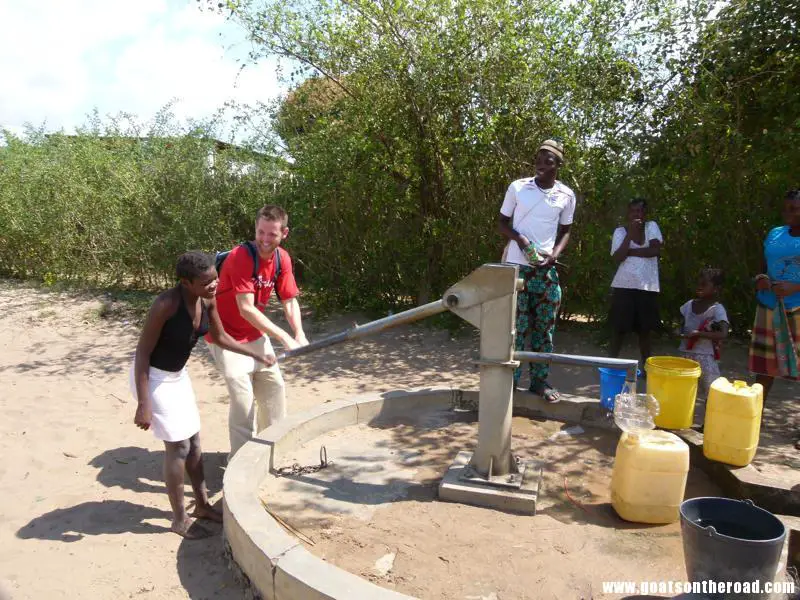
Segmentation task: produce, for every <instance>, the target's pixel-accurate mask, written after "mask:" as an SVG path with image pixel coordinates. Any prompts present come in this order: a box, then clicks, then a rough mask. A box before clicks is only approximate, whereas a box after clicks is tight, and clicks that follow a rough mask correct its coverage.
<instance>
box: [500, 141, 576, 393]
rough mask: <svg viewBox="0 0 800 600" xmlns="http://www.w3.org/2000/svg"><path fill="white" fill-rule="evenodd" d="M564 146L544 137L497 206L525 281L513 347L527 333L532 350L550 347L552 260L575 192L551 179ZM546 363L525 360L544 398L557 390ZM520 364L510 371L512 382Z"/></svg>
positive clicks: (555, 304) (510, 258)
mask: <svg viewBox="0 0 800 600" xmlns="http://www.w3.org/2000/svg"><path fill="white" fill-rule="evenodd" d="M563 162H564V148H563V146H562V144H561V143H560V142H558V141H555V140H547V141H545V142H544V143H543V144H542V145H541V147H540V148H539V151H538V152H537V153H536V163H535V167H536V176H535V177H530V178H526V179H518V180H516V181H514V182H513V183H512V184H511V185H510V186H508V191H506V197H505V200H504V201H503V205H502V206H501V207H500V217H499V227H500V233H501V234H503V235H504V236H505V237H506V238H508V240H509V244H508V247H507V255H506V258H505V261H506V262H509V263H514V264H517V265H519V271H520V275H521V276H522V277H523V278H524V280H525V287H524V289H523V290H521V291H520V292H519V294H518V296H517V323H516V328H517V335H516V341H515V344H516V349H517V350H524V348H525V339H526V338H527V337H528V336H530V350H531V351H533V352H552V351H553V331H554V330H555V325H556V317H557V316H558V310H559V308H560V306H561V286H560V284H559V280H558V271H557V270H556V260H557V259H558V257H559V256H560V255H561V253H562V252H563V251H564V248H566V247H567V243H568V242H569V230H570V226H571V225H572V219H573V217H574V215H575V193H574V192H573V191H572V190H571V189H570V188H568V187H567V186H566V185H564V184H563V183H561V182H560V181H558V180H557V179H556V177H557V176H558V169H559V168H560V167H561V165H562V163H563ZM549 371H550V369H549V366H548V365H547V364H539V363H530V378H531V384H530V391H531V392H533V393H534V394H538V395H540V396H541V397H542V398H544V399H545V400H547V401H548V402H558V400H559V394H558V391H557V390H555V389H554V388H553V387H552V386H551V385H550V384H549V383H548V382H547V376H548V374H549ZM521 374H522V369H521V368H519V369H517V370H516V371H515V372H514V381H515V384H516V383H518V382H519V379H520V375H521Z"/></svg>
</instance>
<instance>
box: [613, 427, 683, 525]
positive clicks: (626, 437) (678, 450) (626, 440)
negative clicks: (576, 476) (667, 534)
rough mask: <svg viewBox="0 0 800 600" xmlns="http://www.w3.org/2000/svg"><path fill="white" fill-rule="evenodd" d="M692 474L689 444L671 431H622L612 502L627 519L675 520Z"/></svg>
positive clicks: (643, 520) (639, 521)
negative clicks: (636, 432)
mask: <svg viewBox="0 0 800 600" xmlns="http://www.w3.org/2000/svg"><path fill="white" fill-rule="evenodd" d="M688 475H689V446H688V445H687V444H686V442H684V441H683V440H682V439H681V438H679V437H678V436H677V435H675V434H674V433H672V432H669V431H661V430H653V431H642V432H640V433H638V434H635V433H633V434H632V433H628V432H625V433H623V434H622V435H621V436H620V438H619V443H618V444H617V454H616V457H615V458H614V470H613V471H612V473H611V505H612V506H613V507H614V510H615V511H616V512H617V514H618V515H619V516H620V517H622V518H623V519H625V520H626V521H633V522H635V523H674V522H675V521H678V520H679V519H680V506H681V502H683V496H684V494H685V492H686V479H687V477H688Z"/></svg>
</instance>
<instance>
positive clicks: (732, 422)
mask: <svg viewBox="0 0 800 600" xmlns="http://www.w3.org/2000/svg"><path fill="white" fill-rule="evenodd" d="M763 408H764V388H763V387H762V386H761V384H760V383H756V384H755V385H752V386H749V385H747V383H745V382H744V381H733V382H731V381H728V380H727V379H726V378H725V377H720V378H718V379H717V380H716V381H714V383H712V384H711V389H710V390H709V392H708V402H707V404H706V420H705V427H704V431H703V455H704V456H705V457H706V458H709V459H711V460H716V461H718V462H722V463H725V464H728V465H733V466H736V467H744V466H746V465H749V464H750V461H752V460H753V457H754V456H755V455H756V450H757V449H758V438H759V433H760V429H761V411H762V410H763Z"/></svg>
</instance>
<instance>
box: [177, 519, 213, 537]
mask: <svg viewBox="0 0 800 600" xmlns="http://www.w3.org/2000/svg"><path fill="white" fill-rule="evenodd" d="M170 529H171V530H172V531H174V532H175V533H177V534H178V535H179V536H181V537H184V538H186V539H187V540H202V539H203V538H207V537H209V536H210V535H211V532H210V531H209V530H208V529H206V528H205V527H202V526H201V525H200V524H199V523H196V522H195V521H193V520H192V519H190V518H189V517H186V518H185V519H184V520H183V522H180V521H173V522H172V527H170Z"/></svg>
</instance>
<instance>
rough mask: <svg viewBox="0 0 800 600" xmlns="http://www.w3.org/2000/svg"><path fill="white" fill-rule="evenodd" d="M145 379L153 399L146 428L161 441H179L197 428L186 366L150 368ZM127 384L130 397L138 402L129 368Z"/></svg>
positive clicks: (198, 429) (196, 418) (194, 406)
mask: <svg viewBox="0 0 800 600" xmlns="http://www.w3.org/2000/svg"><path fill="white" fill-rule="evenodd" d="M148 381H149V385H150V398H151V399H152V401H153V407H152V408H153V420H152V421H151V424H150V430H151V431H152V432H153V435H155V436H156V438H158V439H159V440H164V441H165V442H182V441H183V440H188V439H189V438H190V437H192V436H193V435H194V434H196V433H197V432H198V431H200V413H199V412H198V410H197V402H196V401H195V396H194V389H192V380H191V379H189V372H188V371H187V370H186V367H184V368H183V369H181V370H180V371H177V372H172V371H162V370H161V369H157V368H155V367H150V371H149V377H148ZM130 386H131V393H132V394H133V397H134V399H136V400H137V401H138V398H137V394H136V382H135V379H134V370H133V367H131V372H130Z"/></svg>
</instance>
